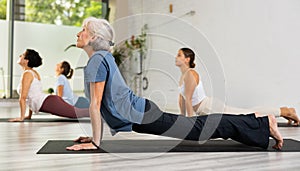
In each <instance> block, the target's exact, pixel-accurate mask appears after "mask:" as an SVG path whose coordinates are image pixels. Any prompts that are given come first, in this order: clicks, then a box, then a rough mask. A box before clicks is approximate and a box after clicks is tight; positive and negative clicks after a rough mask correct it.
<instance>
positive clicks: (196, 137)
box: [132, 100, 270, 149]
mask: <svg viewBox="0 0 300 171" xmlns="http://www.w3.org/2000/svg"><path fill="white" fill-rule="evenodd" d="M132 129H133V131H135V132H138V133H147V134H154V135H162V136H167V137H173V138H179V139H184V140H193V141H205V140H208V139H212V138H223V139H227V138H231V139H233V140H235V141H238V142H241V143H243V144H246V145H250V146H257V147H261V148H265V149H266V148H268V145H269V136H270V130H269V120H268V117H258V118H256V117H255V114H248V115H229V114H226V115H222V114H214V115H208V116H196V117H185V116H182V115H176V114H171V113H166V112H162V111H161V110H160V109H159V108H158V107H157V105H155V104H154V103H153V102H151V101H149V100H146V107H145V115H144V118H143V121H142V123H141V124H133V126H132Z"/></svg>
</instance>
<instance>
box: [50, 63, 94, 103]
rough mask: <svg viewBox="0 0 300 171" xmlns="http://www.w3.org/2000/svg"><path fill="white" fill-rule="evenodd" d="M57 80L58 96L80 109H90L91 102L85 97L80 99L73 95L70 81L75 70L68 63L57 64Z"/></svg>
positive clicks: (56, 90) (56, 89)
mask: <svg viewBox="0 0 300 171" xmlns="http://www.w3.org/2000/svg"><path fill="white" fill-rule="evenodd" d="M55 72H56V76H57V80H56V83H55V93H56V95H58V96H60V97H62V99H64V101H66V102H67V103H69V104H70V105H73V106H75V107H78V108H88V107H89V106H90V103H89V100H88V99H87V98H84V97H81V96H80V97H78V96H77V95H75V94H74V93H73V90H72V89H71V86H70V83H69V81H68V79H71V78H72V76H73V69H72V68H71V65H70V64H69V63H68V62H67V61H63V62H60V63H58V64H56V68H55Z"/></svg>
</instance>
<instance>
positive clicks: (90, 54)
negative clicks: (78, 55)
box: [83, 46, 95, 58]
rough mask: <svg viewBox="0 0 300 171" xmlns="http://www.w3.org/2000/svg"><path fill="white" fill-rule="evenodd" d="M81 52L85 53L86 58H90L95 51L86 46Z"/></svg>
mask: <svg viewBox="0 0 300 171" xmlns="http://www.w3.org/2000/svg"><path fill="white" fill-rule="evenodd" d="M83 50H84V51H85V52H86V53H87V55H88V57H89V58H90V57H92V56H93V54H94V53H95V51H94V50H93V48H92V47H91V46H86V47H84V48H83Z"/></svg>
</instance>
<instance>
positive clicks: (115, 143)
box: [37, 139, 300, 154]
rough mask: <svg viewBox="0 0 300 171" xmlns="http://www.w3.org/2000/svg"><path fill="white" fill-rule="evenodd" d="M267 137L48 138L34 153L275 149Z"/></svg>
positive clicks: (297, 145)
mask: <svg viewBox="0 0 300 171" xmlns="http://www.w3.org/2000/svg"><path fill="white" fill-rule="evenodd" d="M274 142H275V141H274V140H273V139H270V145H269V148H268V149H267V150H265V149H262V148H258V147H251V146H247V145H244V144H241V143H238V142H236V141H233V140H209V141H207V142H205V143H204V144H201V143H199V142H196V141H180V140H104V141H103V142H102V144H101V149H99V150H85V151H68V150H66V147H68V146H72V145H73V144H76V143H74V142H73V141H72V140H49V141H48V142H47V143H46V144H45V145H44V146H43V147H42V148H41V149H40V150H39V151H38V152H37V154H82V153H162V152H276V151H277V150H275V149H272V145H274ZM280 152H300V142H299V141H296V140H293V139H284V146H283V148H282V150H281V151H280Z"/></svg>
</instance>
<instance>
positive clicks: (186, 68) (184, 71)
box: [180, 65, 190, 74]
mask: <svg viewBox="0 0 300 171" xmlns="http://www.w3.org/2000/svg"><path fill="white" fill-rule="evenodd" d="M189 69H190V68H189V67H187V66H185V65H184V66H181V67H180V71H181V74H184V73H186V72H187V71H188V70H189Z"/></svg>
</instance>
